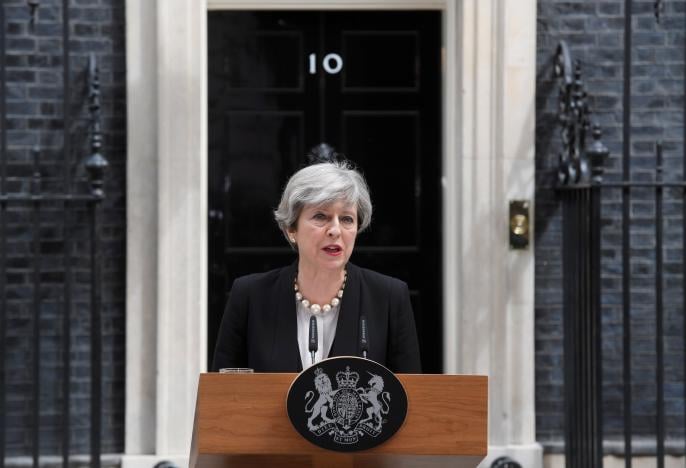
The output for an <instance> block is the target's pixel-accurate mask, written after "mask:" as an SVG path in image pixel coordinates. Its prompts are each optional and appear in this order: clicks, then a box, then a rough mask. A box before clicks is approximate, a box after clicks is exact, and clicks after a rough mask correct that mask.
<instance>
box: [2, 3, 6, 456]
mask: <svg viewBox="0 0 686 468" xmlns="http://www.w3.org/2000/svg"><path fill="white" fill-rule="evenodd" d="M5 52H6V51H5V4H4V2H3V3H1V4H0V197H2V196H4V195H5V190H6V186H5V184H6V177H7V174H6V162H5V159H6V157H7V131H6V126H5V121H6V119H7V113H6V112H7V107H6V99H7V94H6V92H5V88H6V78H7V75H6V69H5V55H6V54H5ZM6 215H7V203H6V202H5V200H4V197H3V200H0V468H4V467H5V439H6V436H5V415H6V414H7V410H6V408H5V400H6V394H5V388H6V386H7V379H6V378H5V373H6V371H5V356H7V350H6V349H5V348H6V346H7V342H6V336H7V331H6V330H7V298H6V297H5V289H6V284H5V277H6V275H7V249H6V247H5V246H6V240H5V233H6V232H7V226H6V220H5V218H6Z"/></svg>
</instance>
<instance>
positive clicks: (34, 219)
mask: <svg viewBox="0 0 686 468" xmlns="http://www.w3.org/2000/svg"><path fill="white" fill-rule="evenodd" d="M39 154H40V151H39V150H38V148H34V150H33V180H32V184H31V193H32V195H33V197H34V198H33V201H32V203H31V231H32V232H33V236H32V240H31V255H32V256H33V317H32V319H33V353H32V356H33V361H32V364H33V366H32V368H33V398H32V403H33V424H32V429H33V434H32V436H33V437H32V442H33V443H32V447H31V448H32V453H33V467H34V468H38V465H39V457H40V305H41V297H40V296H41V281H40V219H39V216H38V212H39V210H40V185H41V174H40V171H39V166H38V159H39Z"/></svg>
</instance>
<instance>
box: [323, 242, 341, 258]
mask: <svg viewBox="0 0 686 468" xmlns="http://www.w3.org/2000/svg"><path fill="white" fill-rule="evenodd" d="M322 250H323V251H324V252H326V254H327V255H331V256H334V257H337V256H338V255H340V254H341V253H342V252H343V248H342V247H341V246H340V245H327V246H326V247H324V248H323V249H322Z"/></svg>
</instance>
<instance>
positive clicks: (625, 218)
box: [622, 0, 633, 468]
mask: <svg viewBox="0 0 686 468" xmlns="http://www.w3.org/2000/svg"><path fill="white" fill-rule="evenodd" d="M631 18H632V0H624V89H623V108H624V115H623V124H622V125H623V128H622V134H623V137H622V179H623V181H624V182H629V180H630V179H631V52H632V48H631V34H632V32H631ZM630 201H631V191H630V188H629V185H628V184H627V185H625V186H624V188H623V189H622V297H623V301H622V306H623V310H622V322H623V325H622V327H623V346H624V351H623V354H624V355H623V364H622V366H623V373H624V376H623V380H624V389H623V390H624V466H625V468H631V462H632V460H631V459H632V453H631V452H632V448H631V445H632V444H631V437H632V433H633V429H632V424H631V418H632V416H631V400H632V395H631V314H630V311H631V295H630V287H631V286H630V284H631V283H630V278H629V275H630V268H631V266H630V258H629V255H630V252H631V251H630V242H631V240H630V231H629V226H630V223H631V219H630V217H631V216H630V205H629V203H630Z"/></svg>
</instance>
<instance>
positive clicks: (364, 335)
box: [360, 315, 369, 359]
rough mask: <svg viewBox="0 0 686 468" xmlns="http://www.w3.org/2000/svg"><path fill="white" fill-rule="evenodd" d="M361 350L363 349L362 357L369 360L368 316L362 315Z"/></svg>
mask: <svg viewBox="0 0 686 468" xmlns="http://www.w3.org/2000/svg"><path fill="white" fill-rule="evenodd" d="M360 348H361V349H362V357H363V358H365V359H367V350H368V349H369V333H368V331H367V316H366V315H360Z"/></svg>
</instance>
